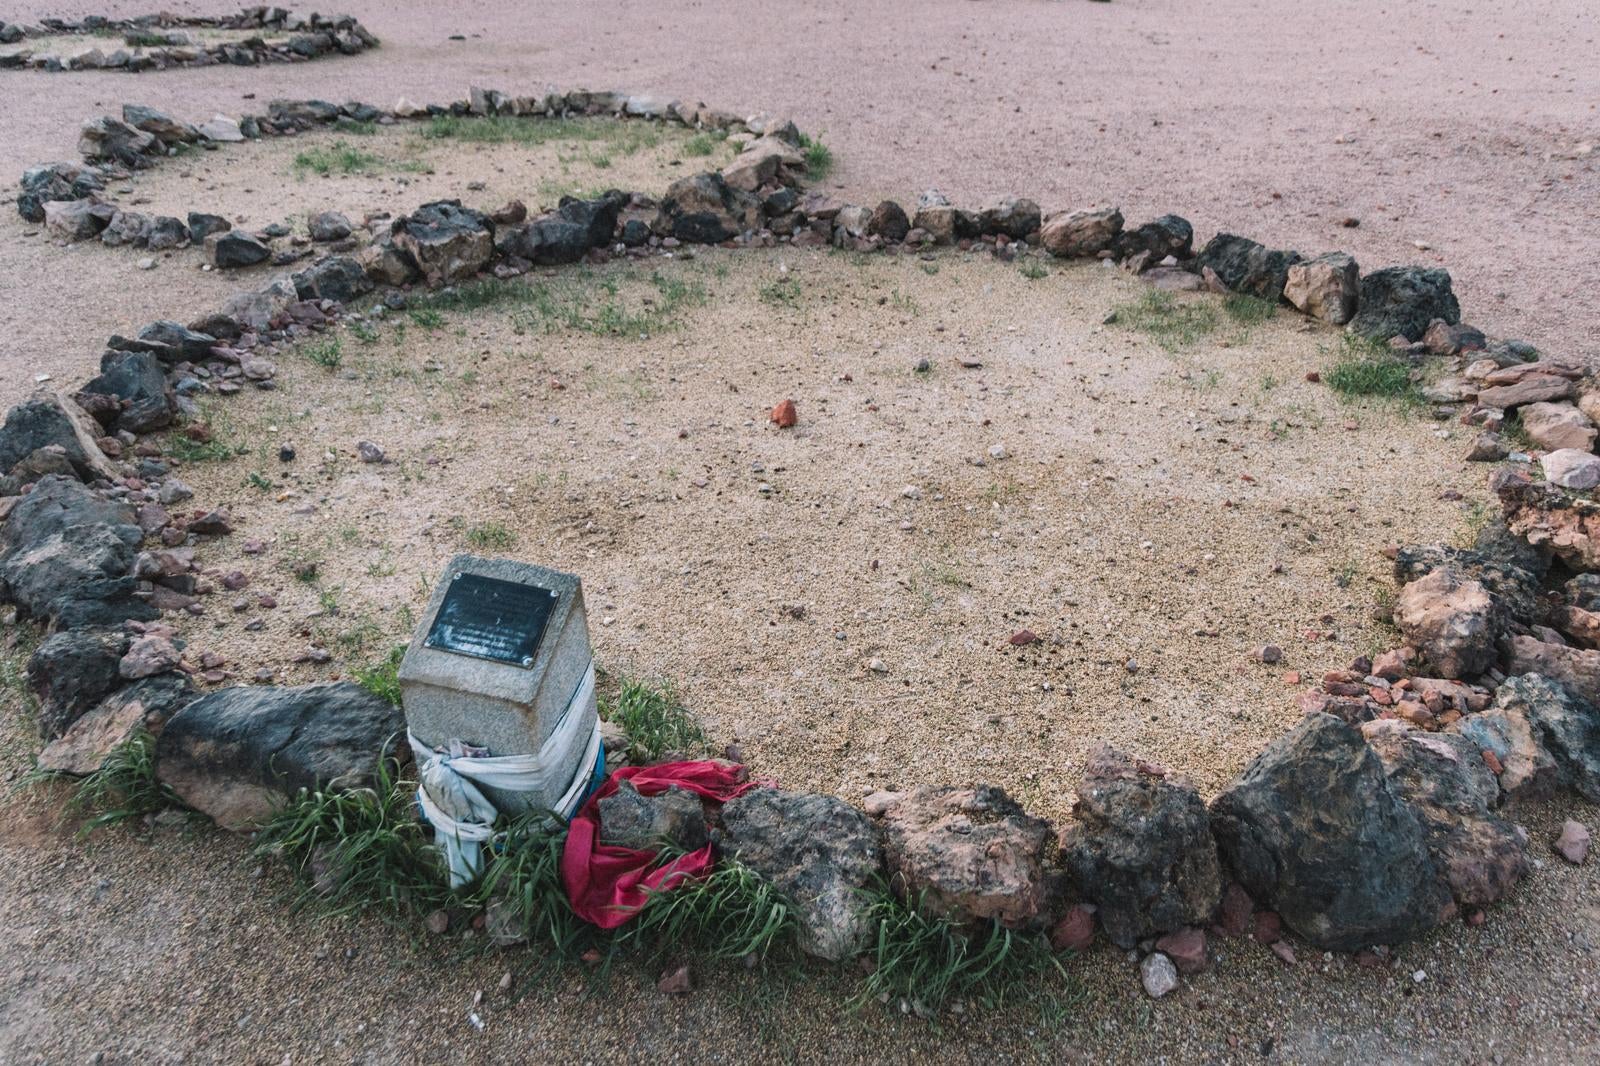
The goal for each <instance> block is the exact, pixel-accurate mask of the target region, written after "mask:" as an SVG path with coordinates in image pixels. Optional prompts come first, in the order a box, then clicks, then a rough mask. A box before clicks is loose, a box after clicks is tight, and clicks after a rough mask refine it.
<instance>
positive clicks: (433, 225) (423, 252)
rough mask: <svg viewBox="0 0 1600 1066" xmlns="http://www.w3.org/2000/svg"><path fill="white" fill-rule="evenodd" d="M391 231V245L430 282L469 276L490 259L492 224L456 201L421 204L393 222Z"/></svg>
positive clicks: (492, 237) (492, 255)
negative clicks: (411, 262)
mask: <svg viewBox="0 0 1600 1066" xmlns="http://www.w3.org/2000/svg"><path fill="white" fill-rule="evenodd" d="M392 232H393V235H394V242H395V245H396V246H397V247H399V248H400V249H401V250H403V251H404V252H405V253H406V254H407V255H409V256H410V257H411V259H412V261H413V262H415V263H416V264H417V267H418V269H420V270H421V271H422V274H423V276H424V277H425V278H426V279H427V281H428V284H430V285H448V284H450V283H451V282H454V281H461V280H464V279H466V278H470V277H472V275H474V274H476V273H477V272H478V271H480V270H482V269H483V268H484V267H486V266H488V265H489V261H490V260H491V259H493V258H494V223H493V222H491V221H489V218H488V216H487V215H484V214H483V213H481V212H479V211H474V210H472V209H471V208H468V207H462V206H461V201H460V200H437V201H434V202H433V203H428V204H423V205H422V206H421V207H419V208H418V209H417V210H416V211H415V212H413V213H412V214H410V215H407V216H406V217H404V218H402V219H399V220H398V221H397V222H395V224H394V227H393V230H392Z"/></svg>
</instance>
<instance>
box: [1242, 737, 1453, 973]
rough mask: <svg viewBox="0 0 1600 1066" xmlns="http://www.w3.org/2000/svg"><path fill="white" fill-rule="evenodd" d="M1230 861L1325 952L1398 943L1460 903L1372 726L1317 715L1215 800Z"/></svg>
mask: <svg viewBox="0 0 1600 1066" xmlns="http://www.w3.org/2000/svg"><path fill="white" fill-rule="evenodd" d="M1211 825H1212V829H1213V832H1214V833H1215V835H1216V838H1217V846H1218V849H1219V850H1220V852H1221V854H1222V857H1223V860H1224V861H1225V862H1226V864H1227V865H1228V867H1229V868H1230V869H1231V870H1232V871H1233V874H1234V877H1235V879H1236V880H1237V881H1238V882H1239V883H1240V884H1241V885H1243V886H1244V888H1245V890H1246V891H1247V892H1249V893H1250V895H1251V896H1252V897H1253V898H1254V899H1256V900H1257V902H1259V903H1262V904H1264V905H1265V906H1268V907H1271V908H1272V909H1274V910H1276V911H1277V912H1278V914H1279V915H1280V916H1281V917H1282V918H1283V920H1284V922H1285V923H1286V924H1287V925H1288V926H1289V927H1290V928H1291V929H1293V930H1294V931H1295V932H1297V933H1299V934H1300V935H1301V936H1303V937H1305V938H1306V939H1307V940H1309V941H1310V942H1311V943H1313V944H1315V945H1316V946H1317V947H1320V948H1327V949H1331V950H1335V951H1353V950H1356V949H1358V948H1363V947H1369V946H1371V945H1374V944H1397V943H1400V942H1401V941H1404V940H1407V939H1409V938H1411V937H1413V936H1416V935H1417V934H1419V933H1421V932H1423V931H1424V930H1426V929H1428V928H1430V927H1431V926H1433V925H1434V924H1435V923H1437V922H1438V921H1439V918H1440V915H1441V911H1442V910H1443V908H1444V907H1445V905H1446V904H1447V903H1448V902H1449V894H1448V893H1447V892H1446V891H1445V889H1444V886H1443V883H1442V881H1441V879H1440V877H1439V874H1438V871H1437V869H1436V868H1435V866H1434V864H1433V860H1432V858H1431V857H1430V855H1429V852H1428V846H1427V838H1426V834H1425V833H1424V831H1423V827H1422V823H1421V820H1420V818H1419V817H1418V815H1417V813H1416V810H1415V809H1414V808H1413V807H1412V806H1411V805H1410V804H1409V803H1407V802H1406V801H1405V799H1404V798H1402V797H1401V796H1400V795H1399V792H1398V789H1396V788H1395V787H1393V786H1391V785H1390V783H1389V780H1388V776H1387V774H1385V772H1384V769H1383V763H1382V762H1381V761H1380V760H1379V758H1378V756H1377V755H1376V754H1375V753H1374V752H1373V751H1372V750H1371V749H1370V748H1368V747H1367V744H1366V741H1365V740H1363V739H1362V736H1361V734H1360V732H1358V731H1357V730H1355V729H1353V728H1352V727H1350V726H1348V725H1346V724H1345V723H1344V722H1341V721H1340V720H1339V719H1337V718H1335V717H1333V716H1332V715H1329V714H1320V713H1319V714H1312V715H1308V716H1306V718H1305V719H1303V720H1302V721H1301V723H1300V724H1299V725H1297V726H1296V727H1295V728H1293V729H1292V730H1290V731H1289V732H1288V733H1286V734H1284V735H1283V736H1282V737H1279V738H1278V739H1277V740H1275V741H1273V742H1272V743H1271V744H1270V745H1268V746H1267V748H1266V750H1265V751H1263V752H1262V753H1261V754H1260V755H1259V756H1257V757H1256V759H1255V761H1254V762H1252V763H1251V764H1250V766H1249V767H1248V768H1247V769H1246V770H1245V772H1244V774H1243V775H1242V776H1241V777H1240V778H1239V779H1238V780H1237V781H1235V782H1234V783H1233V784H1232V785H1230V786H1229V787H1228V789H1227V790H1226V791H1225V792H1223V793H1222V794H1221V795H1220V796H1218V797H1217V798H1216V799H1215V800H1214V801H1213V802H1212V804H1211Z"/></svg>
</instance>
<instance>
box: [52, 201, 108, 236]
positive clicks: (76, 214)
mask: <svg viewBox="0 0 1600 1066" xmlns="http://www.w3.org/2000/svg"><path fill="white" fill-rule="evenodd" d="M116 216H117V209H116V208H115V207H113V206H112V205H110V204H105V203H101V202H100V201H99V200H96V199H92V198H91V199H87V200H47V201H46V202H45V204H44V224H45V227H46V228H47V229H49V231H50V233H51V235H52V236H55V237H60V238H62V239H63V240H68V241H86V240H88V239H89V238H90V237H94V236H96V235H98V234H99V233H101V232H102V231H103V230H104V229H105V228H106V227H107V226H109V225H110V224H111V220H112V219H113V218H115V217H116Z"/></svg>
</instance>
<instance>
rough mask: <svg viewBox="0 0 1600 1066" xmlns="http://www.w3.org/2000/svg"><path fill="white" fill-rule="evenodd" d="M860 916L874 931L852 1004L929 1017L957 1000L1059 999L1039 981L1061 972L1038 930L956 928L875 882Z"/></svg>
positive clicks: (994, 1003)
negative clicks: (884, 1005) (887, 1003)
mask: <svg viewBox="0 0 1600 1066" xmlns="http://www.w3.org/2000/svg"><path fill="white" fill-rule="evenodd" d="M868 914H869V916H870V918H871V921H872V922H873V924H874V925H875V926H876V928H877V934H876V937H875V939H874V942H873V944H872V946H871V949H870V953H871V957H872V961H873V967H872V972H871V973H869V974H868V975H867V977H866V980H865V982H864V983H863V985H862V989H861V991H860V993H859V994H858V995H857V997H856V1001H855V1002H856V1005H857V1006H858V1007H859V1006H861V1005H864V1004H865V1003H867V1002H868V1001H870V1000H872V999H885V998H887V999H890V1000H899V1001H902V1002H904V1003H906V1004H907V1005H908V1006H910V1008H911V1009H913V1010H914V1011H916V1013H917V1014H919V1015H921V1016H923V1017H931V1016H932V1015H935V1014H937V1013H938V1012H939V1010H940V1009H941V1008H942V1007H943V1006H944V1005H945V1003H946V1002H947V1001H949V1000H950V999H952V998H957V997H958V998H961V999H970V1000H973V1001H975V1002H976V1003H978V1004H979V1005H981V1006H983V1007H985V1008H989V1009H993V1008H997V1007H1000V1006H1003V1005H1004V1004H1005V1003H1006V1002H1007V1001H1016V1000H1019V999H1026V998H1037V997H1046V998H1054V999H1059V998H1060V997H1059V996H1054V995H1053V993H1052V992H1051V990H1050V989H1049V988H1047V987H1046V982H1047V981H1049V980H1050V979H1052V978H1058V979H1065V978H1066V977H1067V973H1066V970H1065V968H1064V967H1062V965H1061V962H1060V960H1059V959H1057V958H1056V956H1055V954H1054V952H1052V951H1051V949H1050V943H1049V941H1048V940H1046V939H1045V938H1044V937H1043V936H1042V935H1041V934H1037V933H1032V934H1030V933H1023V932H1018V931H1016V930H1012V929H1007V928H1005V927H1004V926H1002V925H1000V924H999V923H998V922H989V923H987V924H983V925H979V926H975V927H972V928H964V927H962V926H960V925H957V924H955V923H954V922H951V921H950V920H949V919H946V918H941V917H937V916H935V915H931V914H929V913H927V912H926V911H925V910H924V909H923V908H922V907H921V906H920V905H919V904H918V903H912V902H907V901H905V900H902V899H900V898H899V897H898V896H896V895H895V894H894V893H893V892H892V891H889V890H888V889H887V888H883V887H881V886H880V887H878V888H876V889H874V890H871V904H870V906H869V908H868Z"/></svg>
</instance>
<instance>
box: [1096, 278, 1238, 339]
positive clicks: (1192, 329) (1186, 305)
mask: <svg viewBox="0 0 1600 1066" xmlns="http://www.w3.org/2000/svg"><path fill="white" fill-rule="evenodd" d="M1107 319H1108V321H1110V322H1111V323H1112V324H1113V325H1117V326H1121V327H1123V328H1124V329H1131V330H1137V331H1138V332H1140V333H1144V334H1147V335H1149V337H1150V338H1151V339H1152V340H1154V341H1155V342H1156V343H1157V344H1159V345H1161V347H1163V348H1165V349H1166V350H1167V351H1169V352H1171V351H1177V350H1178V349H1179V348H1185V347H1188V346H1189V345H1191V344H1194V343H1196V342H1198V341H1199V340H1200V339H1201V338H1202V337H1205V336H1207V335H1208V334H1210V333H1212V332H1213V331H1214V330H1215V329H1216V328H1217V308H1216V305H1215V304H1213V303H1211V302H1210V301H1207V300H1183V301H1180V300H1178V299H1177V298H1176V297H1174V296H1173V295H1172V293H1170V292H1165V291H1163V290H1161V289H1147V290H1146V291H1145V292H1143V293H1141V294H1140V296H1139V298H1138V299H1137V300H1133V301H1130V302H1128V303H1125V304H1118V305H1117V306H1116V307H1115V308H1113V309H1112V311H1111V314H1110V315H1108V316H1107Z"/></svg>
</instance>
